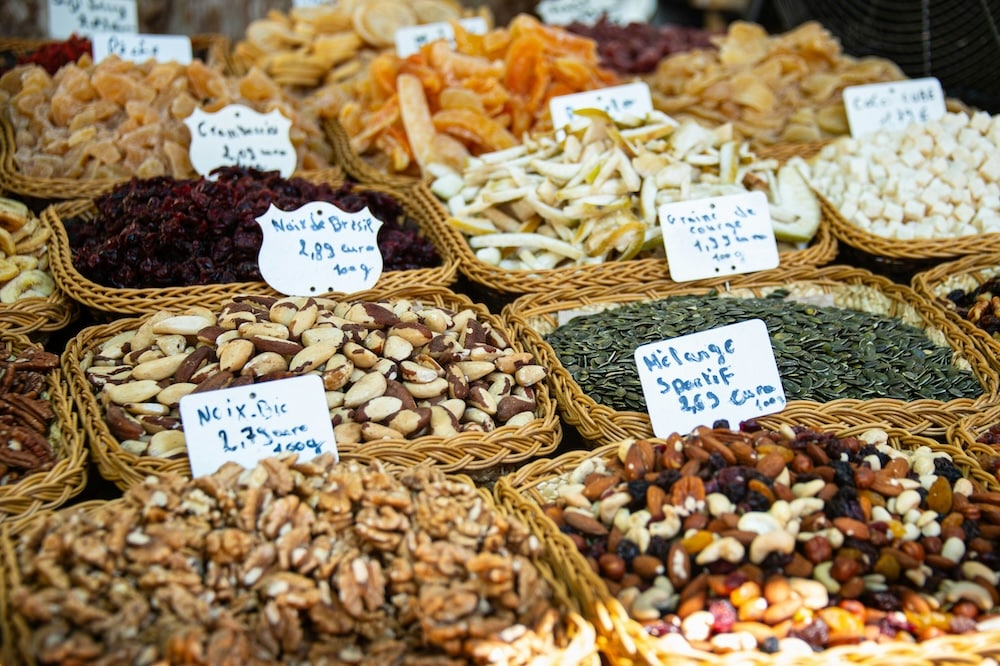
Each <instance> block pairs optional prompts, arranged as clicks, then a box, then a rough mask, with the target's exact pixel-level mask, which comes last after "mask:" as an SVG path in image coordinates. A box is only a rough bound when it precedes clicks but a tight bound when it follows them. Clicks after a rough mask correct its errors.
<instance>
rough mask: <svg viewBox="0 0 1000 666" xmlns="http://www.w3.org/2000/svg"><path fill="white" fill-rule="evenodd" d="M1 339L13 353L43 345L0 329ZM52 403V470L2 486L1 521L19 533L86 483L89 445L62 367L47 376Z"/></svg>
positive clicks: (81, 488) (0, 488)
mask: <svg viewBox="0 0 1000 666" xmlns="http://www.w3.org/2000/svg"><path fill="white" fill-rule="evenodd" d="M0 341H2V342H3V343H4V345H6V344H7V343H10V344H11V349H12V351H14V352H20V351H23V350H25V349H28V348H41V345H39V344H36V343H34V342H32V341H31V340H30V339H28V338H27V337H25V336H23V335H19V334H13V333H10V332H9V331H3V332H0ZM47 391H48V394H49V398H48V399H49V404H50V406H51V407H52V411H53V412H54V413H55V419H54V420H53V422H52V426H50V429H49V433H48V436H47V437H48V439H49V441H50V442H56V443H58V446H57V447H55V448H56V450H57V452H58V453H59V454H60V455H59V459H58V460H57V462H56V464H55V465H54V466H53V467H52V469H50V470H47V471H45V472H39V473H36V474H31V475H29V476H26V477H24V478H22V479H20V480H19V481H17V482H15V483H12V484H9V485H0V524H5V525H7V526H8V527H9V528H10V530H11V531H12V533H14V534H17V533H19V532H20V531H21V530H22V529H24V526H25V525H26V524H27V521H29V520H30V519H31V517H32V516H33V515H34V514H36V513H38V512H39V511H44V510H46V509H52V508H57V507H59V506H62V505H63V504H65V503H66V502H68V501H69V500H70V499H72V498H74V497H76V496H77V495H79V494H80V493H81V492H83V489H84V488H85V487H86V485H87V446H86V441H85V439H84V435H83V432H82V430H81V428H80V427H79V425H80V422H79V415H78V414H77V412H76V410H75V409H74V405H73V400H72V396H71V395H70V392H69V387H68V385H67V383H66V381H65V374H64V372H63V370H62V368H61V367H56V368H54V369H53V370H52V371H51V372H50V373H49V375H48V384H47Z"/></svg>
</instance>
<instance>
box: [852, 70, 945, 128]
mask: <svg viewBox="0 0 1000 666" xmlns="http://www.w3.org/2000/svg"><path fill="white" fill-rule="evenodd" d="M844 108H845V109H846V110H847V122H848V124H849V125H850V127H851V136H855V137H858V136H864V135H865V134H870V133H872V132H876V131H879V130H889V131H892V130H902V129H906V127H907V125H910V124H911V123H926V122H928V121H931V120H936V119H938V118H940V117H941V116H943V115H944V114H945V113H946V112H947V109H946V108H945V101H944V91H943V90H942V89H941V81H939V80H938V79H936V78H934V77H927V78H923V79H910V80H908V81H891V82H889V83H871V84H867V85H863V86H848V87H847V88H844Z"/></svg>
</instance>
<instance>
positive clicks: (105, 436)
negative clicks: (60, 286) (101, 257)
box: [62, 287, 562, 489]
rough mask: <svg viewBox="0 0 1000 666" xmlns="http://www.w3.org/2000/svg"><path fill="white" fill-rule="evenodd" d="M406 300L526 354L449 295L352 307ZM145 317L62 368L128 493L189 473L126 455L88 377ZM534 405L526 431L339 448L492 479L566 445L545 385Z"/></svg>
mask: <svg viewBox="0 0 1000 666" xmlns="http://www.w3.org/2000/svg"><path fill="white" fill-rule="evenodd" d="M397 299H399V300H402V299H405V300H408V301H410V302H414V303H419V304H420V305H421V306H429V307H442V308H447V309H450V310H453V311H456V312H457V311H461V310H466V309H468V310H471V311H473V312H474V313H475V314H476V317H477V318H478V320H479V321H481V322H488V323H489V324H490V325H491V326H492V328H493V329H494V330H497V331H499V332H501V333H503V334H505V335H507V338H508V340H509V341H510V344H511V347H512V348H513V349H514V350H515V351H517V352H521V351H524V348H523V346H522V345H521V343H520V341H518V340H517V339H516V338H515V337H514V336H512V335H509V333H508V329H507V327H506V325H505V324H504V323H503V322H502V321H501V320H500V318H499V317H497V316H494V315H492V314H490V313H489V311H488V310H487V309H486V307H485V306H483V305H480V304H477V303H473V302H472V301H471V300H469V299H468V298H467V297H465V296H462V295H459V294H455V293H454V292H451V291H450V290H447V289H444V288H432V287H423V288H420V287H414V288H409V289H407V288H396V289H395V290H385V289H381V290H377V291H368V292H358V293H357V294H353V295H351V297H350V298H349V299H345V300H347V301H349V302H358V301H366V300H367V301H371V300H376V301H395V300H397ZM152 316H155V315H147V317H146V318H129V319H119V320H116V321H114V322H112V323H110V324H105V325H98V326H91V327H88V328H85V329H84V330H82V331H81V332H80V333H79V334H78V335H77V336H76V337H75V338H73V339H72V340H70V341H69V343H68V344H67V345H66V350H65V352H64V353H63V356H62V365H63V368H64V369H65V372H66V374H67V376H68V379H69V383H70V389H71V391H72V394H73V397H74V399H75V401H76V405H77V408H78V410H79V412H80V415H81V418H82V419H83V424H84V427H85V429H86V432H87V434H88V436H89V438H90V446H91V450H92V455H93V458H94V461H95V462H96V463H97V468H98V470H99V471H100V473H101V476H102V477H104V478H105V479H107V480H109V481H111V482H113V483H114V484H115V485H117V486H118V487H119V488H122V489H125V488H128V487H129V486H131V485H133V484H135V483H138V482H140V481H141V480H142V479H143V478H144V477H145V476H146V475H147V474H150V473H160V472H170V473H177V474H181V475H184V476H189V475H190V474H191V471H190V464H189V461H188V458H187V456H186V455H181V456H180V457H175V458H161V457H154V456H151V455H136V454H134V453H131V452H129V451H126V450H124V449H123V448H122V446H121V442H120V441H119V440H118V439H117V438H116V437H115V436H114V435H113V434H112V432H111V430H110V428H109V426H108V424H107V422H106V421H105V416H104V413H103V410H102V406H101V405H100V404H99V402H98V400H97V397H96V396H95V393H94V391H93V389H92V388H91V385H90V382H89V381H88V379H87V376H86V374H85V369H86V368H87V367H88V366H89V365H90V360H91V359H92V357H93V355H94V353H95V350H97V349H98V348H99V347H100V345H101V344H102V343H104V342H106V341H107V340H109V339H111V338H112V337H114V336H115V335H117V334H119V333H122V332H125V331H131V330H135V329H137V328H138V327H139V326H140V324H141V323H142V322H143V321H145V320H146V319H147V318H148V317H152ZM535 399H536V401H537V405H536V408H535V411H534V418H532V419H530V420H528V421H527V422H526V423H525V424H524V425H517V426H514V425H505V426H502V427H497V428H496V429H495V430H491V431H489V432H471V431H467V432H459V433H458V434H456V435H453V436H444V435H423V436H420V437H416V438H414V439H398V438H396V439H378V440H373V441H366V442H361V443H346V444H345V443H339V444H338V446H337V448H338V451H339V453H340V455H341V457H342V458H347V459H359V458H360V459H362V460H379V461H382V462H385V463H387V464H392V465H397V466H403V467H409V466H412V465H416V464H420V463H430V464H434V465H436V466H439V467H440V468H442V469H443V470H444V471H446V472H463V473H467V474H473V473H489V472H492V471H494V470H495V469H496V468H498V467H500V466H505V465H510V464H516V463H521V462H523V461H525V460H530V459H531V458H534V457H536V456H539V455H546V454H547V453H550V452H552V451H554V450H555V448H556V447H557V446H558V444H559V442H560V441H561V439H562V428H561V424H560V421H559V418H558V414H557V409H556V403H555V401H554V400H553V399H552V398H551V394H550V390H549V388H548V386H547V384H546V383H545V382H544V381H541V382H539V383H538V384H537V385H536V393H535Z"/></svg>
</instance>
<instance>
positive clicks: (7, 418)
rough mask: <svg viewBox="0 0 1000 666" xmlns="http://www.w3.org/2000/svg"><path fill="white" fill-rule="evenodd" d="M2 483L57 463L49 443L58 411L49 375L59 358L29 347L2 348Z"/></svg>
mask: <svg viewBox="0 0 1000 666" xmlns="http://www.w3.org/2000/svg"><path fill="white" fill-rule="evenodd" d="M0 353H2V355H3V358H2V360H0V484H7V483H14V482H16V481H20V480H21V479H22V478H24V477H25V476H28V475H29V474H33V473H35V472H41V471H45V470H48V469H51V467H52V466H53V465H54V464H55V462H56V452H55V451H54V450H53V448H52V444H51V442H49V431H50V429H51V427H52V424H53V422H54V421H55V418H56V415H55V411H53V409H52V405H51V404H49V400H48V387H49V379H48V376H49V374H50V373H51V372H52V370H54V369H55V368H58V367H59V357H58V356H56V355H55V354H51V353H49V352H46V351H44V350H42V349H41V348H36V347H29V348H27V349H23V350H21V351H20V352H16V353H15V352H14V351H13V350H12V349H11V345H10V344H9V343H8V344H7V345H6V348H5V349H2V350H0Z"/></svg>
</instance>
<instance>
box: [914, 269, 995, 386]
mask: <svg viewBox="0 0 1000 666" xmlns="http://www.w3.org/2000/svg"><path fill="white" fill-rule="evenodd" d="M913 289H914V291H916V292H917V293H918V294H919V295H920V296H922V297H923V298H924V299H925V300H926V301H927V302H928V303H929V304H930V305H931V306H933V307H935V308H938V309H939V310H942V311H944V313H945V316H946V317H947V318H948V319H949V321H952V322H955V324H956V325H958V326H960V327H961V328H962V330H963V331H965V332H966V333H967V334H968V336H969V337H970V338H971V339H972V340H973V341H974V342H976V343H977V344H979V346H980V347H981V348H982V350H983V355H984V356H985V357H986V360H987V361H989V362H990V363H992V364H993V365H994V366H995V367H998V368H1000V252H984V253H980V254H976V255H970V256H968V257H962V258H961V259H956V260H954V261H949V262H947V263H944V264H940V265H938V266H935V267H934V268H931V269H929V270H926V271H922V272H920V273H917V274H916V275H914V276H913Z"/></svg>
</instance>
